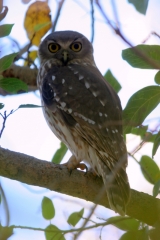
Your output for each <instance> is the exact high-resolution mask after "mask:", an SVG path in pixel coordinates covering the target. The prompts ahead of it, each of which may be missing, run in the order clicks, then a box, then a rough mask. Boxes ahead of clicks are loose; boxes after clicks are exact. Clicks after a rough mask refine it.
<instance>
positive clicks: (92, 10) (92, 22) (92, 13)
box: [90, 0, 94, 43]
mask: <svg viewBox="0 0 160 240" xmlns="http://www.w3.org/2000/svg"><path fill="white" fill-rule="evenodd" d="M90 4H91V29H92V35H91V43H93V39H94V6H93V0H90Z"/></svg>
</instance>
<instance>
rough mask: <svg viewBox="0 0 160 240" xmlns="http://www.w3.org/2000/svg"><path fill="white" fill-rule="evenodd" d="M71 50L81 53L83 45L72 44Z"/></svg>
mask: <svg viewBox="0 0 160 240" xmlns="http://www.w3.org/2000/svg"><path fill="white" fill-rule="evenodd" d="M70 48H71V49H72V50H73V51H74V52H79V51H80V50H81V49H82V44H81V43H79V42H74V43H72V44H71V46H70Z"/></svg>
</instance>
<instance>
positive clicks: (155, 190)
mask: <svg viewBox="0 0 160 240" xmlns="http://www.w3.org/2000/svg"><path fill="white" fill-rule="evenodd" d="M159 192H160V180H159V181H157V182H156V183H155V184H154V187H153V197H157V195H158V194H159Z"/></svg>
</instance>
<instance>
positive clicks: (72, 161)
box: [62, 155, 88, 174]
mask: <svg viewBox="0 0 160 240" xmlns="http://www.w3.org/2000/svg"><path fill="white" fill-rule="evenodd" d="M62 165H64V166H66V167H67V168H68V170H69V172H70V174H71V173H72V171H73V170H74V169H77V168H80V169H81V170H85V169H86V171H88V168H87V166H86V165H85V164H84V163H79V162H78V161H77V159H76V157H75V156H74V155H72V156H71V157H70V159H69V160H68V162H66V163H64V164H62Z"/></svg>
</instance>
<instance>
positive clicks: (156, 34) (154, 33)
mask: <svg viewBox="0 0 160 240" xmlns="http://www.w3.org/2000/svg"><path fill="white" fill-rule="evenodd" d="M151 35H155V36H156V37H158V38H160V35H159V34H158V33H156V32H151V33H150V34H149V35H148V37H146V39H144V40H143V41H142V43H146V42H147V41H148V39H149V38H150V37H151Z"/></svg>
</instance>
